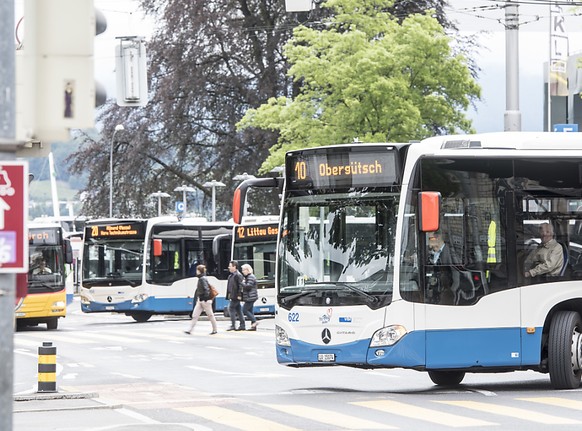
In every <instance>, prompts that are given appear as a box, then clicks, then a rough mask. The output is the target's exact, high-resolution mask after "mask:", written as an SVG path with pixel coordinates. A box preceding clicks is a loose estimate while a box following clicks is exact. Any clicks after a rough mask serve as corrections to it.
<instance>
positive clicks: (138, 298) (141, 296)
mask: <svg viewBox="0 0 582 431" xmlns="http://www.w3.org/2000/svg"><path fill="white" fill-rule="evenodd" d="M146 299H148V294H147V293H140V294H139V295H135V296H134V297H133V299H132V300H131V302H132V303H133V304H135V303H138V302H144V301H145V300H146Z"/></svg>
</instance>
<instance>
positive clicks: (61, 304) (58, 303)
mask: <svg viewBox="0 0 582 431" xmlns="http://www.w3.org/2000/svg"><path fill="white" fill-rule="evenodd" d="M52 308H53V309H54V308H57V309H59V308H60V309H63V308H65V302H64V301H56V302H53V306H52Z"/></svg>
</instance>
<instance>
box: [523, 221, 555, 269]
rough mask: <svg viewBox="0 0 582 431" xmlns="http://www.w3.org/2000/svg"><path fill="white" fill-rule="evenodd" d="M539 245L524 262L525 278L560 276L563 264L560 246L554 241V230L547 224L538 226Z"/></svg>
mask: <svg viewBox="0 0 582 431" xmlns="http://www.w3.org/2000/svg"><path fill="white" fill-rule="evenodd" d="M540 239H541V243H540V244H539V245H538V247H537V248H536V249H535V250H534V251H532V252H531V253H530V255H529V256H528V257H527V259H526V260H525V264H524V267H525V273H524V275H525V277H526V278H529V277H536V276H538V275H560V270H561V269H562V265H563V264H564V252H563V251H562V246H561V245H560V244H559V243H558V242H557V241H556V240H555V239H554V228H553V227H552V225H551V224H549V223H542V224H541V225H540Z"/></svg>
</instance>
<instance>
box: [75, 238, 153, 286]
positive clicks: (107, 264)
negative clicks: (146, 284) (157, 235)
mask: <svg viewBox="0 0 582 431" xmlns="http://www.w3.org/2000/svg"><path fill="white" fill-rule="evenodd" d="M142 262H143V240H142V239H124V240H104V239H91V240H90V241H89V242H86V243H85V250H84V252H83V279H84V283H86V282H87V281H88V280H95V279H104V278H107V279H115V280H119V281H120V282H124V283H126V284H127V283H129V284H131V285H138V284H140V280H141V274H142Z"/></svg>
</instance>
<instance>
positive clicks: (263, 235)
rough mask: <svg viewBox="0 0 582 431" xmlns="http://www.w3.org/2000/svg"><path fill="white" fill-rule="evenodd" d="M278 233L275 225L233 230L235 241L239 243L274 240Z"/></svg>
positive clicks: (277, 227) (250, 226) (244, 227)
mask: <svg viewBox="0 0 582 431" xmlns="http://www.w3.org/2000/svg"><path fill="white" fill-rule="evenodd" d="M278 233H279V226H278V225H276V224H270V225H264V224H263V225H248V226H239V227H237V228H236V229H235V235H236V239H237V240H240V241H245V240H246V241H256V240H262V239H264V240H276V239H277V234H278Z"/></svg>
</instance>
